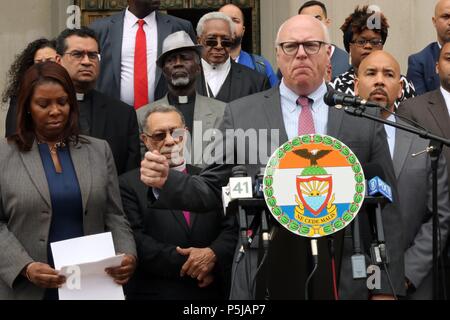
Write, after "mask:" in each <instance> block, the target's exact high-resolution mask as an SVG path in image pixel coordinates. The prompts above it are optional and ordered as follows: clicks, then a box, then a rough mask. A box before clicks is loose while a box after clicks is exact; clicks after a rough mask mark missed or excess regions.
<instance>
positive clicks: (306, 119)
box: [297, 96, 316, 136]
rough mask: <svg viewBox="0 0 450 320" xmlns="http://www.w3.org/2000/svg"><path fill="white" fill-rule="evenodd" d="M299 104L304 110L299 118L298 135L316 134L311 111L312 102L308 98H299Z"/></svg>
mask: <svg viewBox="0 0 450 320" xmlns="http://www.w3.org/2000/svg"><path fill="white" fill-rule="evenodd" d="M297 104H298V105H299V106H300V107H301V108H302V112H300V116H299V117H298V135H299V136H303V135H306V134H314V133H316V129H315V127H314V119H313V116H312V111H311V107H312V103H311V100H310V99H309V98H308V97H303V96H301V97H300V98H298V100H297Z"/></svg>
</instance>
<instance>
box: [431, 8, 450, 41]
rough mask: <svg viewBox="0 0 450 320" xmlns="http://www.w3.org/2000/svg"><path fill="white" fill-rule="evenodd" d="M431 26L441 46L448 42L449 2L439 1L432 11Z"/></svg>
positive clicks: (449, 37)
mask: <svg viewBox="0 0 450 320" xmlns="http://www.w3.org/2000/svg"><path fill="white" fill-rule="evenodd" d="M433 24H434V27H435V28H436V33H437V38H438V41H439V43H440V44H441V45H442V44H444V43H445V42H448V41H450V0H440V1H438V3H437V4H436V7H435V10H434V17H433Z"/></svg>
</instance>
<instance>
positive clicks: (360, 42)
mask: <svg viewBox="0 0 450 320" xmlns="http://www.w3.org/2000/svg"><path fill="white" fill-rule="evenodd" d="M350 43H351V44H354V45H355V46H357V47H360V48H363V47H365V46H366V45H367V44H368V43H369V44H370V45H371V46H372V47H374V48H379V47H382V46H383V45H384V42H383V40H382V39H370V40H367V39H358V40H353V41H351V42H350Z"/></svg>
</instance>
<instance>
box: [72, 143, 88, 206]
mask: <svg viewBox="0 0 450 320" xmlns="http://www.w3.org/2000/svg"><path fill="white" fill-rule="evenodd" d="M70 156H71V158H72V163H73V166H74V168H75V172H76V174H77V178H78V184H79V185H80V190H81V199H82V201H83V212H84V211H85V210H86V204H87V201H88V199H89V194H90V193H91V184H92V181H91V177H92V176H93V172H91V167H90V166H88V165H87V164H88V163H89V161H87V159H89V152H88V148H87V147H86V146H83V145H82V144H80V143H79V144H77V145H76V146H73V147H71V148H70Z"/></svg>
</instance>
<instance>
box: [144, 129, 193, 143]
mask: <svg viewBox="0 0 450 320" xmlns="http://www.w3.org/2000/svg"><path fill="white" fill-rule="evenodd" d="M185 132H186V129H183V128H176V129H170V130H168V131H164V132H158V133H154V134H148V133H147V132H145V131H144V134H145V135H146V136H147V137H149V138H150V139H152V140H153V141H155V142H161V141H163V140H165V139H166V137H167V134H170V135H171V136H172V139H173V140H175V141H177V142H181V141H182V140H183V138H184V134H185Z"/></svg>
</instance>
